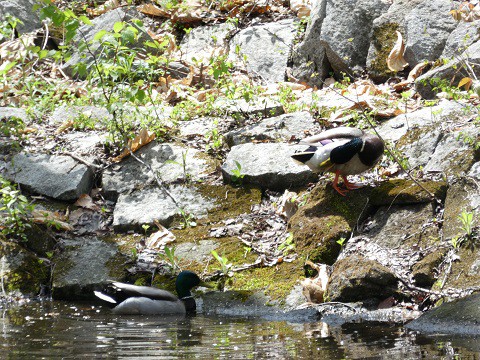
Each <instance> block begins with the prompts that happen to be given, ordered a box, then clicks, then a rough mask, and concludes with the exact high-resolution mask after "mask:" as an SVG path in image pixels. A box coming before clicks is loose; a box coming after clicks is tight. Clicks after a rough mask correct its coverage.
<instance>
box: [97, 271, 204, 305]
mask: <svg viewBox="0 0 480 360" xmlns="http://www.w3.org/2000/svg"><path fill="white" fill-rule="evenodd" d="M199 285H201V286H206V287H210V286H209V285H208V284H206V283H204V282H203V281H202V280H200V278H199V277H198V275H197V274H195V273H194V272H192V271H188V270H185V271H182V272H180V273H179V274H178V276H177V280H176V281H175V287H176V290H177V294H178V296H179V297H176V296H175V295H173V294H172V293H171V292H169V291H167V290H161V289H157V288H154V287H149V286H137V285H130V284H124V283H121V282H112V283H111V284H110V286H109V287H108V288H107V289H106V290H105V292H100V291H94V294H95V296H97V297H98V298H99V299H101V300H103V301H104V302H105V303H106V304H107V305H108V306H109V307H111V308H112V311H113V312H114V313H115V314H137V315H154V314H165V315H167V314H180V315H184V314H186V313H194V312H195V310H196V307H197V306H196V303H195V299H194V298H193V296H192V294H191V292H190V290H191V289H192V288H194V287H195V286H199Z"/></svg>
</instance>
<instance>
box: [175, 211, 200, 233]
mask: <svg viewBox="0 0 480 360" xmlns="http://www.w3.org/2000/svg"><path fill="white" fill-rule="evenodd" d="M179 213H180V216H181V219H180V229H186V228H189V227H195V226H197V223H196V222H195V217H194V216H193V215H192V214H190V213H187V212H186V211H185V210H184V209H182V208H180V209H179Z"/></svg>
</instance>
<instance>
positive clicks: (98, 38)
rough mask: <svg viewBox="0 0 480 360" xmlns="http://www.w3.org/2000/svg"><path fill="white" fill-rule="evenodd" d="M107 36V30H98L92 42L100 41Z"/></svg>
mask: <svg viewBox="0 0 480 360" xmlns="http://www.w3.org/2000/svg"><path fill="white" fill-rule="evenodd" d="M106 34H107V30H103V29H102V30H100V31H99V32H97V33H96V34H95V36H94V37H93V40H96V41H100V40H101V39H102V38H103V37H104V36H105V35H106Z"/></svg>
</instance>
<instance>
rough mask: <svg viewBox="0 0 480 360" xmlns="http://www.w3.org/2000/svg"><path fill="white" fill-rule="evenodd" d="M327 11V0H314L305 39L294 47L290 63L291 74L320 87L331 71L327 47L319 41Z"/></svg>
mask: <svg viewBox="0 0 480 360" xmlns="http://www.w3.org/2000/svg"><path fill="white" fill-rule="evenodd" d="M326 11H327V1H326V0H318V1H314V2H313V4H312V10H311V12H310V14H311V19H310V21H309V23H308V26H307V29H306V30H305V35H304V38H303V41H302V42H301V43H300V44H299V45H298V46H296V47H295V48H294V49H293V52H292V58H291V62H290V63H289V74H290V75H291V76H292V77H293V78H295V79H297V80H300V81H305V82H307V83H308V84H311V85H316V86H319V87H321V86H322V85H323V80H324V79H325V78H326V77H327V76H328V73H329V72H330V71H331V66H330V63H329V62H328V59H327V55H326V53H325V48H324V47H323V45H321V44H320V43H319V40H320V34H321V31H322V24H323V20H324V19H325V16H326Z"/></svg>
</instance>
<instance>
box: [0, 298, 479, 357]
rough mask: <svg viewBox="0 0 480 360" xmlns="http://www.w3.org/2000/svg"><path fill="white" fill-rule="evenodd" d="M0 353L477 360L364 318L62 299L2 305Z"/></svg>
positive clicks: (446, 342) (473, 345) (467, 344)
mask: <svg viewBox="0 0 480 360" xmlns="http://www.w3.org/2000/svg"><path fill="white" fill-rule="evenodd" d="M0 315H1V316H0V331H1V333H0V337H1V341H0V359H41V358H45V359H52V358H63V359H80V358H82V357H83V358H85V359H91V358H104V359H122V358H124V359H127V358H128V359H136V358H142V359H148V358H151V359H267V358H278V359H345V358H347V359H366V358H369V359H387V358H392V359H395V358H396V359H420V358H424V359H454V358H462V359H464V358H468V359H480V355H479V354H480V348H479V345H478V343H479V341H478V340H476V339H468V338H467V339H465V338H464V339H456V340H455V339H450V338H445V337H443V338H442V337H426V336H420V335H418V334H415V333H413V332H406V331H405V330H403V329H402V328H398V327H389V326H371V325H365V324H359V325H349V326H343V327H334V328H332V327H330V328H329V327H328V326H327V325H326V324H324V323H320V322H319V323H308V324H291V323H286V322H274V321H262V320H258V319H257V320H254V319H253V320H252V319H233V318H213V317H205V316H203V315H197V316H195V317H184V318H178V317H173V318H168V317H165V316H149V317H145V316H130V317H129V316H116V315H112V314H111V313H110V312H109V310H108V309H104V308H100V307H93V306H90V305H85V304H76V305H75V306H73V305H72V304H69V303H62V302H45V303H31V304H28V305H26V306H23V307H18V308H11V309H8V310H1V309H0Z"/></svg>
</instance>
